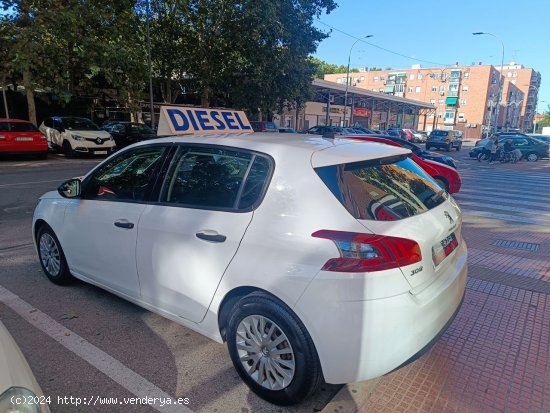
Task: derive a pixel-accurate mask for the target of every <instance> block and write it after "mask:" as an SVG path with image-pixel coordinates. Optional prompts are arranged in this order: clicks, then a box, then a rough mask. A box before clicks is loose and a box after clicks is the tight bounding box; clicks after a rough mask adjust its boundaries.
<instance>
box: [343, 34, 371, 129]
mask: <svg viewBox="0 0 550 413" xmlns="http://www.w3.org/2000/svg"><path fill="white" fill-rule="evenodd" d="M372 36H373V35H372V34H367V35H366V36H365V37H361V38H359V39H357V40H356V41H355V42H353V44H352V45H351V48H350V49H349V55H348V70H347V72H346V93H345V94H344V126H345V124H346V114H347V112H348V88H349V64H350V61H351V51H352V50H353V48H354V47H355V45H356V44H357V42H359V41H361V40H364V39H368V38H369V37H372Z"/></svg>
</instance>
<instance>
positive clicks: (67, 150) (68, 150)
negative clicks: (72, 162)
mask: <svg viewBox="0 0 550 413" xmlns="http://www.w3.org/2000/svg"><path fill="white" fill-rule="evenodd" d="M62 149H63V154H64V155H65V157H67V158H73V157H74V154H75V153H74V150H73V148H72V146H71V144H70V143H69V141H63V146H62Z"/></svg>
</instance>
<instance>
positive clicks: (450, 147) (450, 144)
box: [445, 143, 453, 152]
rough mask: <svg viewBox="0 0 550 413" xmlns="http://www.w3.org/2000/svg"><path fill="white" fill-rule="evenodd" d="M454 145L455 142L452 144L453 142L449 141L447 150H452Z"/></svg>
mask: <svg viewBox="0 0 550 413" xmlns="http://www.w3.org/2000/svg"><path fill="white" fill-rule="evenodd" d="M452 147H453V144H452V143H448V144H447V147H446V148H445V151H447V152H451V149H452Z"/></svg>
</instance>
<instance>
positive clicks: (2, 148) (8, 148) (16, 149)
mask: <svg viewBox="0 0 550 413" xmlns="http://www.w3.org/2000/svg"><path fill="white" fill-rule="evenodd" d="M45 152H48V143H47V142H46V140H45V139H44V141H43V142H37V143H33V142H26V143H23V142H22V143H10V144H1V143H0V153H2V154H18V153H26V154H27V153H37V154H38V153H45Z"/></svg>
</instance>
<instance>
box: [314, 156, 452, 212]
mask: <svg viewBox="0 0 550 413" xmlns="http://www.w3.org/2000/svg"><path fill="white" fill-rule="evenodd" d="M315 171H316V172H317V174H318V175H319V177H320V178H321V179H322V181H323V182H324V183H325V185H326V186H327V187H328V188H329V189H330V191H331V192H332V193H333V195H334V196H335V197H336V198H337V199H338V201H340V203H341V204H342V205H343V206H344V207H345V208H346V209H347V210H348V212H349V213H350V214H351V215H353V216H354V217H355V218H356V219H369V220H375V221H395V220H399V219H404V218H408V217H412V216H415V215H418V214H422V213H424V212H426V211H428V210H430V209H432V208H434V207H436V206H437V205H440V204H441V203H443V202H444V201H445V200H446V199H447V198H448V195H447V193H446V192H445V191H444V190H442V189H441V188H440V187H439V186H438V185H437V184H436V183H435V182H434V181H433V180H432V179H431V178H430V177H429V176H428V175H426V173H425V172H424V171H423V170H422V169H420V167H419V166H418V165H417V164H415V163H414V162H412V161H411V160H410V159H408V158H403V157H392V158H386V159H382V160H375V161H364V162H354V163H349V164H340V165H331V166H325V167H320V168H316V169H315Z"/></svg>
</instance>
